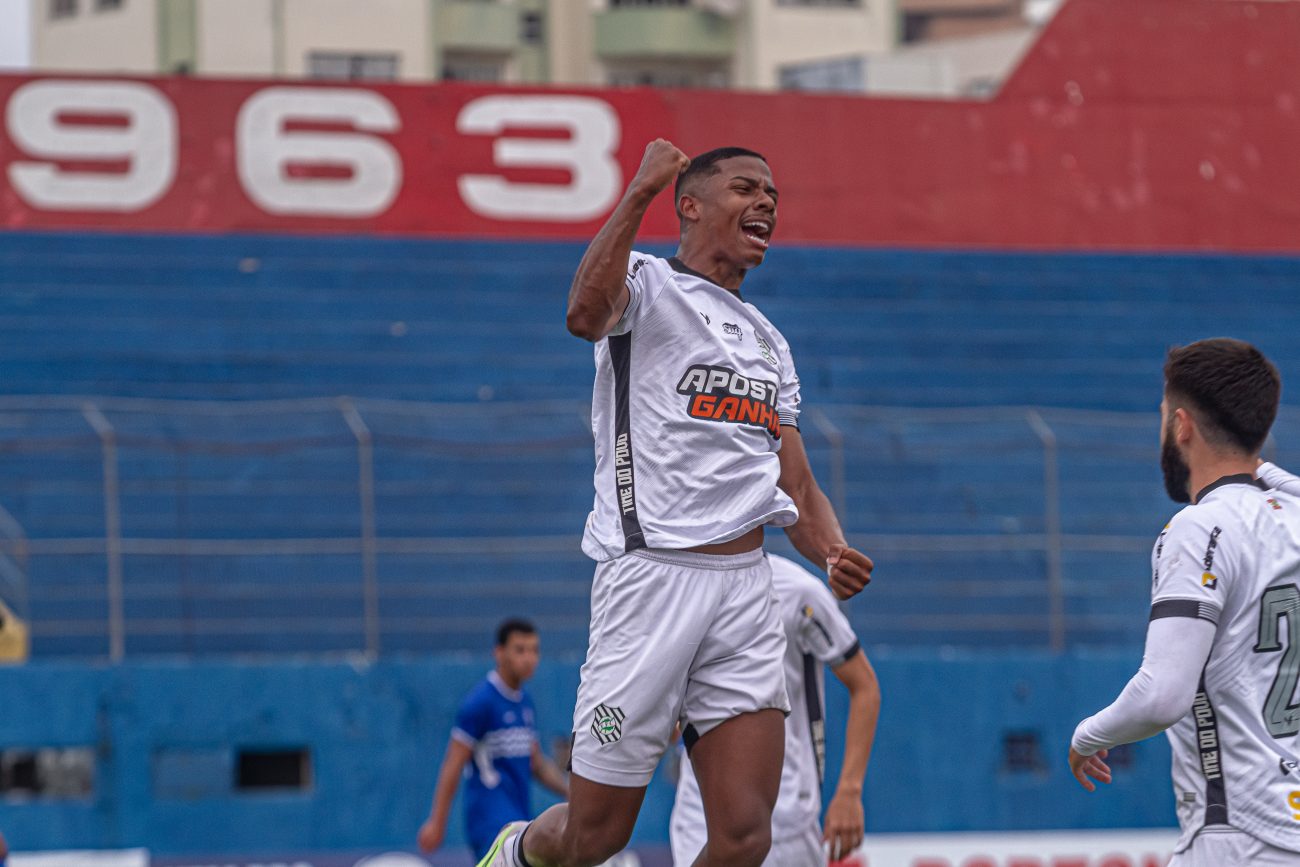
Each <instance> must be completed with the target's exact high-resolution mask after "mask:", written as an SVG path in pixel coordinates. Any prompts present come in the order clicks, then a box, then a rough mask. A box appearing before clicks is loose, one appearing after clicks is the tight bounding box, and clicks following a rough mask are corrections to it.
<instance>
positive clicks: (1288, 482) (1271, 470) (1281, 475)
mask: <svg viewBox="0 0 1300 867" xmlns="http://www.w3.org/2000/svg"><path fill="white" fill-rule="evenodd" d="M1256 475H1258V476H1259V480H1260V481H1262V482H1263V483H1264V484H1266V485H1268V486H1269V487H1270V488H1272V489H1274V490H1276V491H1281V492H1282V493H1284V494H1291V495H1292V496H1300V477H1297V476H1294V475H1292V474H1291V473H1289V472H1287V471H1286V470H1284V469H1282V468H1281V467H1279V466H1278V465H1277V464H1274V463H1270V462H1268V461H1265V462H1264V463H1262V464H1260V465H1259V470H1258V471H1257V473H1256Z"/></svg>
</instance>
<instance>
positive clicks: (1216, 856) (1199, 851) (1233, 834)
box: [1169, 825, 1300, 867]
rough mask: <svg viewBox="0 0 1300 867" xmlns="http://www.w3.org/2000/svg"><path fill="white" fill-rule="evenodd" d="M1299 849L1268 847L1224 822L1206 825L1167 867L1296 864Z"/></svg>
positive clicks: (1292, 866) (1285, 866) (1287, 866)
mask: <svg viewBox="0 0 1300 867" xmlns="http://www.w3.org/2000/svg"><path fill="white" fill-rule="evenodd" d="M1296 865H1300V852H1291V851H1288V850H1286V849H1279V848H1278V847H1276V846H1271V845H1269V844H1268V843H1265V842H1264V841H1263V840H1260V839H1258V838H1256V837H1252V836H1250V835H1249V834H1247V833H1246V832H1245V831H1238V830H1237V829H1236V828H1230V827H1228V826H1227V825H1207V826H1205V827H1204V828H1202V829H1201V830H1200V831H1198V832H1197V834H1196V836H1195V837H1193V838H1192V843H1191V845H1190V846H1188V847H1187V848H1186V849H1184V850H1183V851H1181V852H1178V853H1176V854H1175V855H1174V857H1172V858H1170V859H1169V867H1296Z"/></svg>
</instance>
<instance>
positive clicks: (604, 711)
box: [591, 704, 627, 744]
mask: <svg viewBox="0 0 1300 867" xmlns="http://www.w3.org/2000/svg"><path fill="white" fill-rule="evenodd" d="M626 718H627V714H625V713H623V711H621V710H619V709H618V708H616V707H610V706H609V705H607V704H598V705H596V718H595V719H594V720H592V722H591V734H592V736H593V737H594V738H595V739H596V740H598V741H600V742H601V743H602V744H612V743H614V742H615V741H616V740H618V739H619V738H621V737H623V720H624V719H626Z"/></svg>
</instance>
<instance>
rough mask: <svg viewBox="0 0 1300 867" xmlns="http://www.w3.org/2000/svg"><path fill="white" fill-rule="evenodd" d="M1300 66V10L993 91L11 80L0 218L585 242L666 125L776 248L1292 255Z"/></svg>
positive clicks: (1081, 51)
mask: <svg viewBox="0 0 1300 867" xmlns="http://www.w3.org/2000/svg"><path fill="white" fill-rule="evenodd" d="M1297 70H1300V4H1296V3H1273V2H1259V3H1248V2H1235V0H1140V2H1135V0H1071V2H1069V3H1067V4H1066V6H1065V8H1064V9H1063V10H1062V12H1061V13H1060V14H1059V15H1058V16H1057V18H1056V20H1055V21H1054V22H1053V23H1052V24H1051V25H1050V26H1049V27H1048V28H1047V30H1046V31H1045V32H1044V34H1043V35H1042V37H1041V38H1040V40H1039V41H1038V43H1037V45H1036V46H1035V47H1034V48H1033V49H1032V51H1031V52H1030V53H1029V55H1028V56H1027V57H1026V59H1025V61H1024V62H1023V63H1022V64H1021V66H1020V68H1019V69H1018V70H1017V71H1016V72H1015V73H1014V75H1013V76H1012V77H1011V78H1010V80H1009V81H1008V82H1007V84H1006V86H1005V87H1004V88H1003V90H1002V92H1001V93H1000V94H999V95H998V97H997V98H996V99H994V100H992V101H991V102H967V101H960V102H945V101H918V100H890V99H864V98H857V97H838V96H808V95H795V94H758V93H734V92H721V91H651V90H572V91H561V90H551V89H536V88H533V89H528V88H484V87H470V86H461V85H430V86H401V85H366V86H323V85H321V84H318V83H301V82H294V83H284V82H278V83H272V82H249V81H228V80H226V81H218V80H194V79H177V78H170V79H112V78H102V77H100V78H90V77H73V78H68V77H63V76H39V77H15V76H0V107H3V109H4V123H3V124H2V125H0V224H2V225H4V226H8V227H13V228H22V227H30V228H67V227H76V228H102V229H130V230H164V231H166V230H197V231H226V230H253V231H264V230H271V231H327V232H328V231H339V232H348V233H365V232H381V233H398V234H410V235H426V236H441V237H446V236H462V235H463V236H508V237H551V238H574V239H580V238H585V237H589V236H590V235H591V234H592V233H593V232H594V231H595V230H596V228H597V227H598V226H599V225H600V223H601V222H602V220H603V218H604V216H605V215H606V214H607V213H608V211H609V210H610V208H612V207H613V204H614V202H615V201H616V199H617V196H618V194H619V193H620V192H621V190H622V187H623V185H624V184H625V183H626V181H627V179H628V178H630V177H631V174H632V173H633V172H634V171H635V168H636V165H637V163H638V161H639V158H640V154H641V151H642V148H643V146H644V144H645V142H646V141H647V140H649V139H651V138H653V137H655V136H664V137H667V138H669V139H671V140H673V141H674V142H676V143H677V144H679V145H680V146H682V147H683V148H684V149H686V150H687V151H689V152H698V151H701V150H704V149H707V148H710V147H714V146H718V145H721V144H743V145H745V146H748V147H753V148H756V149H758V150H760V151H762V152H764V153H765V154H766V155H767V156H768V158H769V160H770V161H771V163H772V166H773V171H774V174H775V177H776V180H777V185H778V186H779V187H780V188H781V190H782V199H781V225H780V227H779V229H778V242H780V241H785V242H791V241H794V242H803V243H808V242H813V243H818V242H825V243H836V244H850V245H864V244H865V245H888V246H900V245H901V246H908V245H935V246H953V245H971V246H997V247H1032V248H1061V249H1079V248H1083V249H1096V248H1114V249H1181V250H1187V249H1219V250H1242V251H1269V250H1275V251H1300V115H1298V112H1300V74H1298V73H1297ZM869 74H870V67H869V66H868V75H869ZM646 234H647V235H648V236H654V237H660V238H666V237H671V236H673V235H674V234H675V223H674V219H673V215H672V210H671V205H670V203H669V202H668V201H667V199H666V198H665V200H664V201H661V202H659V203H657V207H656V209H655V210H654V211H653V212H652V214H651V216H650V217H649V219H648V221H647V224H646Z"/></svg>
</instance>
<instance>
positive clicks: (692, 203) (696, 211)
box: [677, 192, 700, 223]
mask: <svg viewBox="0 0 1300 867" xmlns="http://www.w3.org/2000/svg"><path fill="white" fill-rule="evenodd" d="M677 216H678V217H680V218H681V219H682V221H683V222H687V223H694V222H697V221H698V220H699V219H700V202H699V200H698V199H696V198H695V197H694V196H692V195H691V194H690V193H686V192H684V193H682V194H681V195H680V196H678V198H677Z"/></svg>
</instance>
